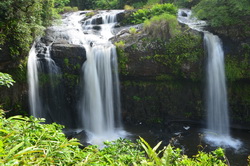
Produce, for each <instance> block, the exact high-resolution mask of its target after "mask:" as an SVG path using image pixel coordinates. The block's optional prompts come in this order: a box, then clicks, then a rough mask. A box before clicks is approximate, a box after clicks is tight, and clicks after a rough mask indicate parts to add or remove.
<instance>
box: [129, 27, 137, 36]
mask: <svg viewBox="0 0 250 166" xmlns="http://www.w3.org/2000/svg"><path fill="white" fill-rule="evenodd" d="M129 33H130V34H131V35H135V34H136V33H137V29H136V28H134V27H131V28H129Z"/></svg>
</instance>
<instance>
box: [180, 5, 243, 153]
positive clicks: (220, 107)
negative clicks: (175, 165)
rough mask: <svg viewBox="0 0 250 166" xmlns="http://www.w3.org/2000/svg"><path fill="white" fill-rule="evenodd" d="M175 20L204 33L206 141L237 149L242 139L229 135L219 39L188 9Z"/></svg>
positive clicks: (222, 56)
mask: <svg viewBox="0 0 250 166" xmlns="http://www.w3.org/2000/svg"><path fill="white" fill-rule="evenodd" d="M178 21H179V22H180V23H183V24H186V25H188V26H189V27H190V28H191V29H194V30H196V31H199V32H203V34H204V43H205V47H206V50H207V68H206V78H207V79H206V99H205V100H206V108H205V109H206V111H207V129H206V131H205V133H206V135H205V140H206V141H207V142H209V143H210V144H212V145H215V146H224V147H233V148H235V149H238V148H240V146H241V142H240V141H239V140H236V139H233V138H231V137H230V125H229V116H228V103H227V88H226V78H225V69H224V68H225V67H224V52H223V48H222V42H221V41H220V38H219V37H218V36H216V35H214V34H212V33H210V32H207V31H206V30H204V27H205V26H206V22H205V21H201V20H197V19H196V18H195V17H192V11H191V10H189V9H179V12H178Z"/></svg>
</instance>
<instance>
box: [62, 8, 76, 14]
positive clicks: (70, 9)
mask: <svg viewBox="0 0 250 166" xmlns="http://www.w3.org/2000/svg"><path fill="white" fill-rule="evenodd" d="M76 11H78V7H70V6H65V7H64V8H63V12H62V13H67V12H76Z"/></svg>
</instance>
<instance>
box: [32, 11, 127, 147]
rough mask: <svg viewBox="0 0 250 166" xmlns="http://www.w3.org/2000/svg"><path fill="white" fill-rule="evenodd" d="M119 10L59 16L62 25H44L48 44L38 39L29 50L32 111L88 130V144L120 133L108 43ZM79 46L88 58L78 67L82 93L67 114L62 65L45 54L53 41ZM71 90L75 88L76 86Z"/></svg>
mask: <svg viewBox="0 0 250 166" xmlns="http://www.w3.org/2000/svg"><path fill="white" fill-rule="evenodd" d="M120 12H123V11H122V10H120V11H119V10H112V11H98V13H97V14H96V15H94V16H92V17H91V18H88V17H87V16H86V13H85V14H83V12H80V11H79V12H74V13H68V14H66V15H64V19H62V25H55V26H52V27H50V28H49V29H48V31H49V32H50V36H49V37H48V39H49V41H51V40H53V41H52V43H51V44H49V45H48V44H47V43H46V41H45V42H44V43H43V42H42V41H41V40H40V41H38V42H37V43H35V44H34V45H33V47H32V49H31V50H30V54H29V60H28V61H29V62H28V73H29V74H28V79H29V80H28V81H29V101H30V109H31V113H32V115H34V116H35V117H39V118H41V117H43V118H46V121H47V122H58V123H60V124H64V125H66V126H72V123H75V122H77V124H76V127H77V128H78V129H81V130H82V129H84V130H85V131H86V132H87V134H88V138H89V140H88V142H90V143H93V144H102V142H103V141H106V140H114V139H117V138H119V137H124V135H125V132H124V131H123V130H122V123H121V105H120V87H119V86H120V85H119V78H118V63H117V54H116V48H115V46H114V45H113V44H112V43H111V41H109V39H110V38H111V37H113V36H114V34H113V32H112V31H113V27H114V26H115V24H116V23H117V21H116V20H117V19H116V16H117V14H118V13H120ZM56 41H63V42H65V41H66V43H67V44H73V45H80V46H83V47H84V48H85V50H86V57H87V60H86V61H85V62H84V64H83V66H82V68H81V73H82V74H81V75H82V76H81V77H82V79H81V85H82V86H81V87H82V89H81V90H80V91H81V92H80V93H81V95H80V96H81V97H80V98H79V99H78V101H79V102H78V110H77V111H76V112H77V116H76V117H72V116H73V115H71V113H70V112H69V110H70V109H71V108H67V107H66V106H65V102H66V100H67V99H65V96H64V93H63V89H64V88H63V83H62V82H63V81H62V75H63V73H62V72H61V69H60V68H59V67H58V66H57V65H56V63H55V62H54V60H53V59H52V58H51V57H50V49H51V47H52V46H51V45H52V44H53V42H56ZM76 91H79V89H77V90H76Z"/></svg>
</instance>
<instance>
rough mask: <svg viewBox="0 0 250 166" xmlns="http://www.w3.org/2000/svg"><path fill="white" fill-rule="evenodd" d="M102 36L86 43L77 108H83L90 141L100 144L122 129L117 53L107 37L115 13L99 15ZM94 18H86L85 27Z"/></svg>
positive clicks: (81, 110)
mask: <svg viewBox="0 0 250 166" xmlns="http://www.w3.org/2000/svg"><path fill="white" fill-rule="evenodd" d="M101 18H102V21H101V22H102V24H100V25H98V26H100V28H101V30H100V34H99V35H100V36H101V38H99V39H97V40H90V41H89V42H90V46H85V48H87V49H86V52H87V61H86V62H85V64H84V66H83V74H84V79H83V82H84V91H83V98H82V102H81V103H80V112H83V115H82V117H83V124H84V127H85V130H86V131H87V132H88V133H89V135H91V138H90V142H92V143H95V144H99V143H101V142H102V141H104V140H109V139H110V138H111V137H112V136H114V138H111V139H115V138H117V136H118V135H117V134H116V133H117V130H116V129H121V127H122V126H121V122H120V119H121V118H120V94H119V79H118V74H117V59H116V57H117V55H116V50H115V47H114V45H112V44H111V42H109V41H108V39H109V38H110V37H112V36H113V34H112V32H111V30H112V27H113V26H114V25H115V23H116V13H113V14H109V15H107V14H104V15H102V17H101ZM95 20H96V18H92V20H87V21H86V22H85V24H84V29H85V30H93V29H92V28H91V27H93V26H95V25H96V21H95Z"/></svg>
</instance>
